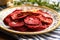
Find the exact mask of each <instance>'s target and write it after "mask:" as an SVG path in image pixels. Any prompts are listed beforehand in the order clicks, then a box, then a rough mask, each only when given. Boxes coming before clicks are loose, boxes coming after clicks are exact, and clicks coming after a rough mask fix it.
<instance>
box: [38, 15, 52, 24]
mask: <svg viewBox="0 0 60 40" xmlns="http://www.w3.org/2000/svg"><path fill="white" fill-rule="evenodd" d="M38 18H39V19H40V20H41V21H43V22H46V23H49V24H51V23H52V22H53V20H52V18H47V17H44V16H42V15H39V16H38Z"/></svg>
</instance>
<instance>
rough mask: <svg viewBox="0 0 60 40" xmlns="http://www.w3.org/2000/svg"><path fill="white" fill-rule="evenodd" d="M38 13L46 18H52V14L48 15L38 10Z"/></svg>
mask: <svg viewBox="0 0 60 40" xmlns="http://www.w3.org/2000/svg"><path fill="white" fill-rule="evenodd" d="M37 13H39V14H40V15H43V16H44V17H48V18H51V15H50V14H48V13H47V12H43V11H42V10H38V11H37Z"/></svg>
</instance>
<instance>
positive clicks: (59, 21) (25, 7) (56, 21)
mask: <svg viewBox="0 0 60 40" xmlns="http://www.w3.org/2000/svg"><path fill="white" fill-rule="evenodd" d="M16 9H22V10H30V9H37V10H38V9H39V10H43V11H44V12H47V13H49V14H51V16H52V18H53V23H52V24H51V25H50V26H49V27H48V28H46V29H45V30H42V31H38V32H20V31H15V30H11V29H9V26H6V25H5V24H4V23H3V19H4V18H5V17H6V16H7V15H9V14H10V13H12V12H13V11H14V10H16ZM59 17H60V16H59V14H58V13H57V12H56V11H54V10H52V9H50V8H47V7H45V6H33V5H21V6H17V7H10V8H6V9H4V10H3V11H1V12H0V28H2V29H3V30H5V31H8V32H11V33H15V34H24V35H35V34H43V33H46V32H49V31H53V30H54V29H56V28H57V27H58V25H59V24H60V18H59Z"/></svg>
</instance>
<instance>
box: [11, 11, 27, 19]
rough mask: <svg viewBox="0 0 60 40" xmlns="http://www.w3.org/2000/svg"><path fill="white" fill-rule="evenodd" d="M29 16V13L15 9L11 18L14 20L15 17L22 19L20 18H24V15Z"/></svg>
mask: <svg viewBox="0 0 60 40" xmlns="http://www.w3.org/2000/svg"><path fill="white" fill-rule="evenodd" d="M26 16H27V13H24V12H22V11H21V10H15V11H14V12H13V13H12V14H11V18H12V19H13V20H15V19H20V18H23V17H26Z"/></svg>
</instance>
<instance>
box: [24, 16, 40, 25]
mask: <svg viewBox="0 0 60 40" xmlns="http://www.w3.org/2000/svg"><path fill="white" fill-rule="evenodd" d="M24 22H25V23H26V24H34V25H35V24H40V23H41V22H40V20H39V19H38V18H36V17H35V16H27V17H26V18H25V19H24Z"/></svg>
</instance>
